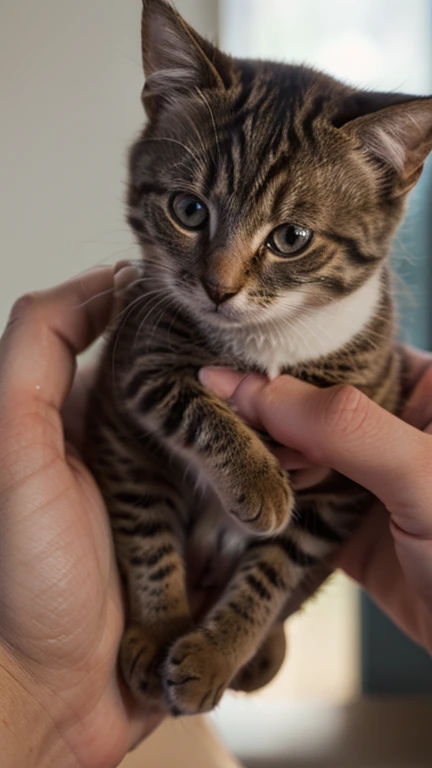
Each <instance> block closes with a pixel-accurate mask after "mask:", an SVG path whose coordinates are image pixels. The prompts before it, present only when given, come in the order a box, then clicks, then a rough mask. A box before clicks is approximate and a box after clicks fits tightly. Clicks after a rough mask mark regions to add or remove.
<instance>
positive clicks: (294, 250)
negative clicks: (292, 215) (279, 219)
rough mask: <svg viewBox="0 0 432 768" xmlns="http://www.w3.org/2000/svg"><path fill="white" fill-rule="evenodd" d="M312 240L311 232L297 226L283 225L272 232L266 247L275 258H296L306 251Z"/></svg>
mask: <svg viewBox="0 0 432 768" xmlns="http://www.w3.org/2000/svg"><path fill="white" fill-rule="evenodd" d="M312 238H313V232H311V230H310V229H307V228H306V227H300V226H299V225H298V224H283V225H282V226H281V227H278V228H277V229H275V230H273V232H272V233H271V235H270V237H269V238H268V240H267V247H268V248H270V250H271V251H273V253H275V254H276V255H277V256H284V257H285V258H289V257H290V256H298V255H299V254H300V253H302V251H304V250H306V248H307V247H308V245H309V243H310V242H311V240H312Z"/></svg>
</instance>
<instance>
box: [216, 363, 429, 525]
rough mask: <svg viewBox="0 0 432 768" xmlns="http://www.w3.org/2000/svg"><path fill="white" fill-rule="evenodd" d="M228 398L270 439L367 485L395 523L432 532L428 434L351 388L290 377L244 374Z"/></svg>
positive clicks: (315, 462) (317, 464)
mask: <svg viewBox="0 0 432 768" xmlns="http://www.w3.org/2000/svg"><path fill="white" fill-rule="evenodd" d="M208 378H209V377H207V380H208ZM213 378H214V377H213ZM230 398H231V402H233V404H234V406H235V408H236V409H237V410H238V412H239V413H240V415H245V414H247V415H250V416H252V418H255V419H256V420H257V421H259V423H260V424H262V426H263V428H264V429H265V430H266V431H267V432H268V433H269V434H270V435H271V437H272V438H273V439H274V440H276V441H277V442H279V443H282V444H284V445H287V446H289V447H290V448H294V449H295V450H297V451H299V452H300V453H302V454H303V455H305V456H306V458H307V459H308V460H309V461H311V463H312V464H314V465H316V466H324V467H326V466H329V467H333V469H336V470H337V471H338V472H340V473H341V474H343V475H346V476H347V477H349V478H351V479H352V480H354V481H355V482H357V483H359V484H360V485H362V486H363V487H365V488H367V489H368V490H370V491H371V492H372V493H373V494H374V495H375V496H377V497H378V498H379V499H381V501H382V502H383V503H384V504H385V506H387V508H388V509H389V510H390V511H391V513H392V514H393V517H394V520H395V521H396V523H397V524H398V525H399V526H400V528H402V529H403V530H405V531H406V532H409V533H411V534H413V535H419V536H421V535H427V536H429V535H430V536H432V515H431V514H430V509H429V503H428V499H429V495H430V479H429V477H430V457H431V455H432V442H431V438H430V437H429V436H428V435H424V434H422V433H421V432H419V431H418V430H417V429H414V428H413V427H411V426H409V425H408V424H405V423H404V422H402V421H401V420H400V419H397V418H396V417H395V416H392V415H391V414H390V413H388V412H386V411H385V410H384V409H383V408H380V407H379V406H378V405H376V403H373V402H372V401H371V400H369V398H367V397H366V396H365V395H363V394H362V393H361V392H359V391H358V390H356V389H355V388H353V387H340V386H339V387H330V388H328V389H317V388H316V387H314V386H312V385H310V384H306V383H305V382H303V381H299V380H298V379H294V378H292V377H290V376H280V377H279V378H278V379H275V380H274V381H272V382H267V383H266V382H265V380H264V381H263V380H262V378H261V377H256V376H247V377H246V378H243V379H242V380H241V382H240V383H239V384H238V386H237V388H236V389H235V391H234V392H232V393H230ZM407 457H409V461H408V460H407ZM413 468H414V470H413Z"/></svg>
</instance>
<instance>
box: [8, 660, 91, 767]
mask: <svg viewBox="0 0 432 768" xmlns="http://www.w3.org/2000/svg"><path fill="white" fill-rule="evenodd" d="M0 754H1V755H2V760H1V763H2V766H4V768H21V766H24V765H25V766H26V768H52V766H53V765H55V766H56V768H77V766H78V763H77V761H76V759H75V758H74V756H73V754H72V753H71V752H70V750H69V749H68V747H67V745H66V744H65V742H64V741H63V739H62V738H61V736H60V733H59V731H58V728H57V727H56V724H55V723H54V721H53V720H52V718H51V717H50V715H49V714H48V711H47V708H46V707H45V705H44V694H43V692H42V691H41V690H40V688H39V687H38V685H37V683H36V682H35V681H34V680H32V678H31V677H30V676H29V675H28V674H27V673H26V672H25V670H24V669H23V668H22V667H21V665H20V664H19V663H18V662H17V661H16V659H14V658H13V657H12V656H11V654H10V653H9V652H8V651H7V650H6V649H5V648H3V647H1V646H0Z"/></svg>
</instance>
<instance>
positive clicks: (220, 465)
mask: <svg viewBox="0 0 432 768" xmlns="http://www.w3.org/2000/svg"><path fill="white" fill-rule="evenodd" d="M142 33H143V60H144V69H145V74H146V86H145V88H144V92H143V103H144V107H145V109H146V112H147V115H148V122H147V126H146V128H145V130H144V132H143V134H142V135H141V137H140V138H139V139H138V141H137V142H136V144H135V146H134V147H133V149H132V152H131V155H130V189H129V197H128V211H129V222H130V225H131V227H132V228H133V229H134V231H135V233H136V235H137V238H138V240H139V242H140V244H141V246H142V252H143V262H142V276H141V278H140V279H138V280H137V281H136V283H135V284H134V285H132V286H131V287H130V289H129V290H128V292H127V296H126V298H125V305H124V312H123V313H122V314H121V316H120V318H119V319H118V322H117V325H116V327H115V328H114V329H113V331H112V334H111V335H110V338H109V340H108V343H107V346H106V349H105V352H104V355H103V359H102V361H101V367H100V375H99V380H98V386H97V388H96V389H95V394H94V398H93V403H92V407H91V409H90V414H89V444H88V451H87V452H88V458H89V463H90V465H91V467H92V469H93V472H94V473H95V476H96V478H97V479H98V482H99V483H100V486H101V489H102V491H103V493H104V496H105V499H106V503H107V506H108V510H109V514H110V517H111V522H112V528H113V533H114V540H115V547H116V553H117V557H118V562H119V566H120V570H121V573H122V576H123V579H124V583H125V589H126V594H127V602H128V615H127V628H126V632H125V635H124V638H123V642H122V647H121V651H120V662H121V668H122V671H123V675H124V678H125V680H126V682H127V684H128V685H129V687H130V689H131V690H132V691H133V693H134V694H135V695H136V696H137V697H138V698H139V699H140V700H141V701H142V703H143V705H146V706H147V707H148V708H152V707H153V708H157V707H158V706H162V707H166V708H167V709H168V710H169V711H171V713H173V714H196V713H200V712H205V711H208V710H211V709H212V708H213V707H214V706H215V705H216V704H217V703H218V702H219V700H220V698H221V696H222V695H223V692H224V691H225V689H226V688H227V687H232V688H235V689H242V690H246V691H251V690H254V689H255V688H258V687H260V686H262V685H264V684H266V683H267V682H268V681H269V680H270V679H271V678H272V677H273V676H274V674H275V673H276V672H277V670H278V669H279V667H280V665H281V663H282V661H283V658H284V653H285V640H284V633H283V626H282V620H283V618H285V617H286V616H287V615H289V614H290V613H292V612H293V611H294V610H295V609H296V608H297V607H298V606H299V605H300V604H301V603H302V601H303V600H304V599H306V598H307V597H308V596H309V595H310V594H312V592H313V591H314V590H315V589H316V588H317V587H318V586H319V585H320V583H322V581H323V580H324V579H325V578H326V577H327V575H328V574H329V573H330V571H331V567H330V566H329V558H330V556H331V555H332V554H333V553H334V551H335V548H337V547H338V546H340V545H341V543H342V542H343V541H344V540H345V539H346V538H347V537H348V536H349V535H350V533H351V531H352V529H353V527H354V526H355V525H356V524H357V522H358V519H359V516H360V515H361V513H362V510H363V509H364V508H365V505H366V501H367V495H366V494H365V492H364V491H363V490H362V489H361V488H359V487H358V486H355V485H354V484H353V483H350V482H348V481H347V480H345V479H344V478H342V477H340V476H338V475H337V474H336V473H329V474H328V476H327V477H326V479H325V480H324V481H322V482H321V483H320V484H319V485H317V486H316V487H314V488H311V489H308V490H305V491H303V492H301V493H298V494H297V495H296V498H294V495H293V492H292V489H291V486H290V479H289V477H288V475H287V474H286V473H284V472H282V471H281V469H280V468H279V466H278V464H277V462H276V460H275V459H274V457H273V456H272V454H271V453H270V452H269V450H268V448H267V447H266V438H265V436H263V435H258V434H257V433H255V432H254V431H253V430H252V429H250V428H249V427H248V426H246V425H245V424H243V423H242V422H241V420H240V419H239V418H238V417H237V415H236V414H235V413H233V411H232V410H231V409H230V407H229V405H227V404H226V403H224V402H223V401H222V400H220V399H219V398H218V397H216V396H214V395H213V394H211V393H210V392H208V391H206V390H205V389H204V388H203V387H202V385H201V384H200V382H199V379H198V373H199V371H200V369H201V368H202V367H203V366H206V365H219V366H230V367H233V368H235V369H237V370H239V371H244V372H247V371H257V372H260V373H262V374H267V375H268V376H269V377H272V378H274V377H276V376H278V375H279V374H281V373H283V372H286V373H289V374H291V375H293V376H296V377H299V378H301V379H304V380H305V381H309V382H312V383H313V384H315V385H318V386H320V387H327V386H331V385H334V384H347V385H353V386H355V387H358V388H359V389H360V390H361V391H363V392H365V393H366V394H367V395H368V396H369V397H371V398H372V399H373V400H375V401H376V402H377V403H379V404H380V405H381V406H382V407H384V408H386V409H388V410H389V411H392V412H395V413H397V412H398V410H399V408H400V406H401V397H402V391H401V387H402V366H403V361H402V355H401V352H400V349H399V347H398V345H397V343H396V327H395V320H394V312H393V301H392V287H391V278H390V274H389V267H388V264H387V255H388V252H389V248H390V244H391V240H392V236H393V234H394V232H395V230H396V227H397V226H398V224H399V222H400V220H401V217H402V214H403V212H404V208H405V200H406V196H407V193H408V192H409V191H410V190H411V189H412V187H413V186H414V185H415V183H416V182H417V180H418V178H419V176H420V174H421V171H422V166H423V163H424V161H425V159H426V156H427V154H428V152H429V151H430V149H431V148H432V99H430V98H418V97H413V96H406V95H401V94H389V93H371V92H366V91H360V90H355V89H353V88H350V87H348V86H346V85H342V84H341V83H339V82H337V81H336V80H334V79H332V78H331V77H328V76H326V75H324V74H321V73H319V72H316V71H313V70H311V69H307V68H304V67H299V66H286V65H283V64H276V63H271V62H265V61H256V62H255V61H240V60H237V59H234V58H231V57H229V56H227V55H224V54H223V53H221V52H220V51H219V50H218V49H217V48H215V47H214V46H212V45H210V43H208V42H206V41H205V40H203V39H202V38H201V37H200V36H199V35H198V34H197V33H196V32H195V31H194V30H193V29H192V28H191V27H189V26H188V25H187V24H186V23H185V22H184V21H183V19H182V18H181V17H180V16H179V14H178V13H177V12H176V11H175V10H174V8H173V7H172V6H171V5H169V4H168V3H166V2H164V0H146V2H145V3H144V12H143V27H142ZM193 583H195V584H198V585H199V586H201V587H202V588H207V589H209V591H211V594H213V595H216V594H217V595H218V597H217V598H214V600H213V605H212V607H210V609H208V610H207V613H205V614H204V615H201V618H200V619H197V618H196V617H195V621H194V619H193V618H192V616H191V610H190V607H189V598H188V591H190V589H191V587H192V586H193Z"/></svg>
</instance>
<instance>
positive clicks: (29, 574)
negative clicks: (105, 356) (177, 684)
mask: <svg viewBox="0 0 432 768" xmlns="http://www.w3.org/2000/svg"><path fill="white" fill-rule="evenodd" d="M114 279H115V270H114V269H112V268H110V267H108V268H100V269H96V270H92V271H90V272H89V273H86V274H84V275H82V276H80V277H77V278H75V279H74V280H71V281H69V282H68V283H66V284H64V285H62V286H60V287H58V288H55V289H53V290H49V291H45V292H43V293H37V294H33V295H29V296H26V297H24V298H23V299H21V300H20V301H19V302H17V304H16V305H15V307H14V309H13V311H12V314H11V317H10V320H9V323H8V326H7V328H6V330H5V333H4V335H3V337H2V339H1V341H0V427H1V429H0V617H1V619H0V666H4V667H6V669H7V671H8V672H9V674H10V675H11V678H12V677H13V679H14V680H18V682H19V684H20V685H21V686H22V688H23V690H24V691H25V695H26V696H27V697H28V696H30V697H32V699H34V701H35V702H37V704H38V706H39V707H40V708H41V709H42V710H43V711H44V712H45V713H46V715H47V717H48V718H49V720H50V722H52V724H53V729H54V730H55V732H56V733H57V734H58V736H59V738H60V739H61V740H62V741H63V743H64V744H65V746H66V747H67V750H68V751H69V754H70V755H71V756H73V758H74V759H75V760H76V763H77V764H78V765H80V766H82V768H96V766H98V767H99V766H102V765H103V766H104V768H105V767H106V768H110V766H113V768H114V766H117V765H118V764H119V762H120V761H121V760H122V759H123V757H124V756H125V755H126V753H127V752H128V751H129V750H130V748H131V747H132V746H134V745H135V744H136V743H137V742H138V741H139V740H140V739H141V738H143V737H144V736H145V735H146V734H147V733H149V732H150V731H151V730H152V729H153V728H154V727H155V726H156V725H157V724H158V722H159V720H158V719H156V718H153V719H148V720H144V719H143V717H142V714H141V713H140V712H139V711H137V710H136V708H135V706H134V704H133V702H132V701H131V700H130V699H129V696H128V694H127V692H126V691H125V690H124V688H123V686H122V683H121V681H120V679H119V676H118V671H117V651H118V647H119V643H120V639H121V635H122V632H123V623H124V609H123V602H122V593H121V586H120V582H119V577H118V572H117V568H116V562H115V556H114V552H113V546H112V540H111V535H110V529H109V524H108V517H107V512H106V508H105V505H104V502H103V499H102V497H101V495H100V493H99V490H98V488H97V486H96V484H95V482H94V481H93V479H92V477H91V475H90V474H89V472H88V471H87V469H86V468H85V466H84V464H83V463H82V461H81V460H80V458H79V454H78V452H77V450H76V449H75V448H73V447H72V446H71V445H70V444H69V443H68V442H67V441H66V439H65V436H64V424H63V421H62V417H61V411H62V408H63V406H64V404H65V401H66V399H67V398H68V395H69V393H70V391H71V388H72V383H73V381H74V377H75V374H76V357H77V355H78V354H79V353H80V352H82V351H83V350H84V349H86V348H87V347H88V346H89V345H90V344H91V342H93V341H94V340H95V339H96V338H97V337H98V336H99V335H100V333H101V332H102V331H103V330H104V328H105V326H106V324H107V322H108V320H109V317H110V315H111V313H112V311H113V297H114V287H115V285H114ZM77 392H78V390H75V397H76V395H77ZM76 405H77V401H76V402H75V406H76ZM74 419H75V422H76V423H75V427H76V426H77V425H79V413H78V411H77V410H76V407H75V408H74V407H73V405H72V407H71V404H70V403H69V407H68V422H69V425H70V426H73V422H74ZM71 432H73V429H71ZM77 434H78V432H77Z"/></svg>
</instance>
